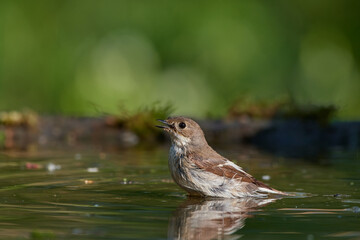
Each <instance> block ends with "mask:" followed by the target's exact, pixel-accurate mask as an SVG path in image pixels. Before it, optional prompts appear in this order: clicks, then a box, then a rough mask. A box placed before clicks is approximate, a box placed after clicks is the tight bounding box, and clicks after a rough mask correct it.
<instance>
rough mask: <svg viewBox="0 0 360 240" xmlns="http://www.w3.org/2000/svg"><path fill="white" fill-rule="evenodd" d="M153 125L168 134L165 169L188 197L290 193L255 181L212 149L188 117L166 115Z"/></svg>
mask: <svg viewBox="0 0 360 240" xmlns="http://www.w3.org/2000/svg"><path fill="white" fill-rule="evenodd" d="M158 121H160V122H162V123H163V124H164V125H161V126H157V127H159V128H162V129H164V131H166V132H167V133H169V135H170V138H171V148H170V153H169V169H170V172H171V176H172V178H173V179H174V181H175V182H176V183H177V184H178V185H179V186H180V187H181V188H183V189H184V190H185V191H187V192H188V193H189V195H191V196H202V197H206V196H207V197H222V198H241V197H259V198H264V197H267V196H268V195H269V194H270V195H290V194H288V193H285V192H282V191H279V190H276V189H274V188H271V187H269V186H268V185H266V184H264V183H262V182H260V181H258V180H256V179H255V178H254V177H253V176H251V175H250V174H248V173H246V172H245V171H244V170H243V169H242V168H241V167H239V166H237V165H236V164H235V163H233V162H231V161H229V160H228V159H226V158H225V157H223V156H221V155H220V154H218V153H217V152H216V151H215V150H214V149H212V148H211V147H210V146H209V145H208V143H207V141H206V139H205V136H204V132H203V131H202V130H201V128H200V126H199V125H198V124H197V123H196V122H195V121H194V120H192V119H190V118H185V117H170V118H168V119H166V120H158Z"/></svg>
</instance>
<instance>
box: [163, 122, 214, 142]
mask: <svg viewBox="0 0 360 240" xmlns="http://www.w3.org/2000/svg"><path fill="white" fill-rule="evenodd" d="M158 121H160V122H161V123H163V124H164V125H161V126H157V127H159V128H163V129H164V130H165V131H166V132H168V133H169V134H170V138H171V141H172V143H173V144H176V145H178V146H179V147H186V146H188V145H191V146H202V145H204V144H207V143H206V140H205V137H204V133H203V131H202V130H201V128H200V126H199V124H197V123H196V122H195V121H194V120H192V119H190V118H185V117H170V118H168V119H166V120H158Z"/></svg>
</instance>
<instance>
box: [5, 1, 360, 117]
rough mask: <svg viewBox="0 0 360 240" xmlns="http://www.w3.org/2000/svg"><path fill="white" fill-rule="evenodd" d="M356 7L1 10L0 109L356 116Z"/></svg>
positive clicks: (187, 4)
mask: <svg viewBox="0 0 360 240" xmlns="http://www.w3.org/2000/svg"><path fill="white" fill-rule="evenodd" d="M359 10H360V1H357V0H354V1H351V0H329V1H321V0H318V1H310V0H305V1H304V0H292V1H287V0H274V1H265V0H264V1H256V0H249V1H225V2H220V1H215V0H209V1H197V2H194V1H180V0H176V1H134V0H131V1H115V0H114V1H110V0H103V1H95V0H94V1H92V0H68V1H65V0H62V1H15V0H11V1H6V0H2V1H1V2H0V110H14V109H15V110H19V109H23V108H30V109H33V110H35V111H38V112H40V113H49V114H67V115H98V114H99V112H107V113H116V112H117V111H118V109H119V108H126V109H128V110H130V111H132V110H135V109H138V108H139V107H141V106H148V105H149V104H150V105H151V104H152V103H154V102H156V101H160V102H164V103H168V102H170V103H172V104H173V105H174V107H175V108H176V111H175V113H176V114H187V115H192V116H198V117H203V116H206V115H207V114H211V115H213V116H222V115H224V114H225V113H226V111H227V109H228V107H229V105H230V104H231V103H232V102H234V101H235V100H236V99H238V98H240V97H242V96H250V97H251V98H254V99H260V100H264V101H269V102H271V101H276V100H279V99H282V98H288V97H291V98H293V99H295V100H296V102H298V103H300V104H309V103H310V104H319V105H328V104H334V105H336V106H337V107H339V109H340V110H339V114H338V117H339V118H341V119H357V118H359V116H360V111H359V107H358V106H359V104H360V97H359V90H360V75H359V61H360V60H359V57H360V53H359V49H360V31H359V29H360V15H359Z"/></svg>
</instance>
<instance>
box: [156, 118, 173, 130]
mask: <svg viewBox="0 0 360 240" xmlns="http://www.w3.org/2000/svg"><path fill="white" fill-rule="evenodd" d="M157 120H158V121H159V122H161V123H163V124H165V125H156V127H158V128H164V129H171V128H174V126H173V125H172V124H170V123H168V122H167V121H166V120H161V119H157Z"/></svg>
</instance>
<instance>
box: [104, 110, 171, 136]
mask: <svg viewBox="0 0 360 240" xmlns="http://www.w3.org/2000/svg"><path fill="white" fill-rule="evenodd" d="M172 112H173V107H172V105H171V104H169V103H167V104H160V103H154V104H153V105H152V106H151V107H148V106H147V107H143V108H140V109H139V110H138V111H136V112H135V113H133V114H131V113H129V112H128V111H126V110H122V111H121V113H120V114H119V115H115V116H109V117H107V123H108V125H110V126H114V127H119V128H124V129H127V130H130V131H132V132H134V133H135V134H137V135H138V136H139V137H140V138H141V139H154V138H156V137H157V136H159V135H160V133H161V131H159V130H158V129H156V128H155V125H157V121H156V120H157V119H166V118H167V117H168V116H169V115H170V114H171V113H172Z"/></svg>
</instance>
